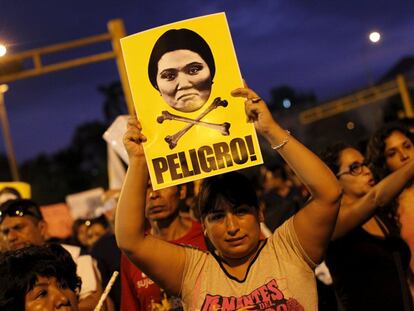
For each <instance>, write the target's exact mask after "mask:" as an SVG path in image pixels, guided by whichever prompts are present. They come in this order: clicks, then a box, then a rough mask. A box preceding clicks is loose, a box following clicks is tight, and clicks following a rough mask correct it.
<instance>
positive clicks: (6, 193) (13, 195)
mask: <svg viewBox="0 0 414 311" xmlns="http://www.w3.org/2000/svg"><path fill="white" fill-rule="evenodd" d="M21 198H22V196H21V194H20V192H19V191H18V190H17V189H16V188H13V187H4V188H3V189H1V190H0V204H3V203H4V202H6V201H8V200H15V199H21Z"/></svg>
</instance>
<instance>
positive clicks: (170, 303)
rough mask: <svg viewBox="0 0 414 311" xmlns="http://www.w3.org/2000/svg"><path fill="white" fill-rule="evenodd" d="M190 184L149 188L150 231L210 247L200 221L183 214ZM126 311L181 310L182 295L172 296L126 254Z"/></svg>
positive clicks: (123, 304) (123, 264)
mask: <svg viewBox="0 0 414 311" xmlns="http://www.w3.org/2000/svg"><path fill="white" fill-rule="evenodd" d="M186 191H187V185H180V186H172V187H168V188H164V189H160V190H153V189H152V187H151V184H150V183H149V184H148V187H147V190H146V203H145V217H146V219H147V220H148V221H149V224H150V227H149V228H148V230H147V234H151V235H152V236H154V237H156V238H158V239H161V240H164V241H168V242H171V243H174V244H181V245H191V246H193V247H196V248H199V249H202V250H206V245H205V241H204V235H203V231H202V229H201V226H200V224H199V223H198V222H195V221H194V220H192V219H191V218H189V217H185V216H183V215H182V213H180V205H181V204H180V202H182V201H184V200H185V199H186V197H187V195H186ZM121 280H122V296H121V297H122V300H121V310H122V311H128V310H130V311H136V310H161V309H160V308H165V309H162V310H181V309H182V305H181V300H180V298H179V297H176V296H170V295H169V294H168V293H166V292H165V291H164V290H163V289H161V288H160V287H159V286H158V285H157V284H156V283H154V281H152V280H151V279H150V278H149V277H148V276H147V275H145V274H144V273H143V272H142V271H141V270H140V269H139V268H137V267H136V266H135V265H134V264H132V263H131V262H130V261H129V259H128V258H127V257H126V256H125V255H124V256H122V259H121Z"/></svg>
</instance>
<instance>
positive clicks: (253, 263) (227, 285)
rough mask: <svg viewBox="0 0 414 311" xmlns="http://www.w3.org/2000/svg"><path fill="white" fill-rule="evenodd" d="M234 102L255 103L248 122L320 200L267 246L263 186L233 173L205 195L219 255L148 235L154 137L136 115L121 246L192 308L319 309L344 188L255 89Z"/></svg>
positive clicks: (209, 184) (240, 92) (119, 218)
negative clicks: (323, 268) (319, 286)
mask: <svg viewBox="0 0 414 311" xmlns="http://www.w3.org/2000/svg"><path fill="white" fill-rule="evenodd" d="M232 95H233V96H236V97H243V98H245V110H246V114H247V117H248V120H249V121H251V122H254V124H255V127H256V129H257V130H258V131H259V133H261V134H262V135H264V137H265V138H266V139H267V141H268V142H269V143H270V144H271V145H272V146H273V149H275V150H276V151H278V152H279V154H281V155H282V157H283V158H284V159H285V161H286V162H287V163H289V165H290V166H291V167H292V168H293V169H294V170H295V172H296V173H297V175H298V176H299V178H300V179H301V180H302V181H303V183H304V184H305V185H306V186H307V187H308V188H309V191H310V193H311V195H312V200H310V201H309V202H308V204H307V205H306V206H305V207H303V208H302V209H301V210H300V211H299V212H298V213H297V214H295V215H294V216H293V217H292V218H291V219H290V220H289V221H286V222H285V223H284V224H283V225H282V226H281V227H279V228H278V229H277V230H275V232H274V233H273V235H272V236H271V237H270V238H268V239H266V240H261V239H260V223H259V222H260V220H262V219H263V216H262V214H261V213H260V212H259V209H258V200H257V197H256V193H255V191H254V188H253V187H252V186H251V184H250V182H249V181H248V179H247V178H245V177H243V175H241V174H238V173H228V174H224V175H220V176H215V177H211V178H208V179H206V180H204V181H203V184H202V188H201V190H200V193H199V210H200V215H201V222H202V227H203V230H204V234H205V236H206V237H207V238H208V239H209V240H210V241H211V244H212V245H213V247H214V249H212V250H211V251H210V252H203V251H200V250H196V249H193V248H189V247H184V246H180V245H175V244H172V243H167V242H166V241H163V240H161V239H158V238H156V237H154V236H153V235H146V234H145V205H146V200H147V196H146V193H147V187H148V179H149V177H148V175H149V173H148V169H147V163H146V160H145V156H144V151H143V146H142V143H143V142H145V141H147V137H145V136H144V134H143V133H144V132H145V129H142V128H141V125H140V123H139V122H138V121H137V119H136V118H133V117H131V118H130V120H129V121H128V129H127V132H126V133H125V135H124V144H125V147H126V149H127V151H128V155H129V167H128V171H127V175H126V179H125V182H124V185H123V188H122V191H121V196H120V199H119V204H118V207H117V215H116V221H115V234H116V238H117V242H118V245H119V247H120V248H121V249H122V250H123V252H125V254H126V255H127V256H128V257H129V259H130V260H131V261H132V262H133V263H134V264H135V265H137V266H138V267H139V268H140V269H141V270H142V271H143V272H144V273H145V274H146V275H148V276H149V277H150V278H151V279H152V280H153V281H154V282H156V283H158V284H159V285H160V286H161V287H162V288H164V289H165V290H166V291H167V292H169V293H171V294H174V295H180V296H181V298H182V301H183V306H184V310H220V309H226V308H227V309H229V310H236V309H255V310H257V309H267V308H273V309H276V308H277V309H280V310H283V309H291V310H316V309H317V293H316V286H315V278H314V273H313V268H314V267H315V266H316V264H317V263H319V262H320V261H321V259H322V257H323V254H324V252H325V249H326V247H327V245H328V243H329V240H330V238H331V234H332V232H333V229H334V226H335V221H336V216H337V213H338V209H339V201H340V197H341V188H340V187H339V184H338V182H337V180H336V178H335V176H334V175H333V174H332V172H331V171H330V170H329V169H328V168H327V167H326V166H325V164H324V163H323V162H322V161H320V159H319V158H318V157H317V156H316V155H314V154H313V153H312V152H311V151H310V150H308V149H307V148H306V147H305V146H303V145H302V144H301V143H300V142H299V141H297V140H296V139H295V138H294V137H293V136H290V135H289V133H288V132H286V131H285V130H284V129H282V128H281V127H280V126H279V125H278V124H277V123H276V121H274V119H273V117H272V115H271V113H270V111H269V110H268V108H267V106H266V103H265V102H264V101H263V100H262V99H261V98H260V97H258V95H257V94H256V93H255V92H254V91H252V90H251V89H248V88H240V89H236V90H234V91H233V92H232ZM141 131H142V132H141ZM150 139H151V137H149V138H148V140H150ZM315 172H318V174H315Z"/></svg>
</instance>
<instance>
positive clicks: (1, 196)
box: [0, 181, 32, 204]
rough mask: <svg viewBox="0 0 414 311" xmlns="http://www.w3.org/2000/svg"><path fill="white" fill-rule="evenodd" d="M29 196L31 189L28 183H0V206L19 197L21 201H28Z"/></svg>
mask: <svg viewBox="0 0 414 311" xmlns="http://www.w3.org/2000/svg"><path fill="white" fill-rule="evenodd" d="M31 195H32V193H31V187H30V185H29V184H28V183H25V182H21V181H9V182H0V204H1V203H4V202H6V201H7V200H10V199H16V198H17V197H19V196H20V197H21V198H23V199H30V198H31Z"/></svg>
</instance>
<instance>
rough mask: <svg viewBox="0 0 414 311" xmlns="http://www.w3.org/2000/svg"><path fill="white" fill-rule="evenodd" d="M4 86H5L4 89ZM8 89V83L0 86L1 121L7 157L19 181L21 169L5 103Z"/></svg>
mask: <svg viewBox="0 0 414 311" xmlns="http://www.w3.org/2000/svg"><path fill="white" fill-rule="evenodd" d="M2 87H4V88H3V89H2ZM6 91H7V86H6V85H4V84H3V85H1V86H0V122H1V128H2V131H3V137H4V142H5V145H6V153H7V158H8V159H9V166H10V171H11V174H12V179H13V181H19V180H20V178H19V170H18V168H17V162H16V157H15V155H14V149H13V143H12V139H11V135H10V127H9V120H8V118H7V111H6V105H5V104H4V93H5V92H6Z"/></svg>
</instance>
